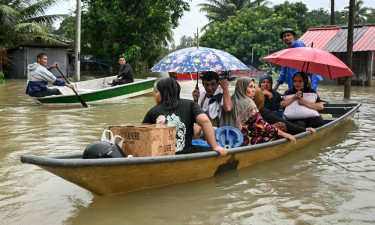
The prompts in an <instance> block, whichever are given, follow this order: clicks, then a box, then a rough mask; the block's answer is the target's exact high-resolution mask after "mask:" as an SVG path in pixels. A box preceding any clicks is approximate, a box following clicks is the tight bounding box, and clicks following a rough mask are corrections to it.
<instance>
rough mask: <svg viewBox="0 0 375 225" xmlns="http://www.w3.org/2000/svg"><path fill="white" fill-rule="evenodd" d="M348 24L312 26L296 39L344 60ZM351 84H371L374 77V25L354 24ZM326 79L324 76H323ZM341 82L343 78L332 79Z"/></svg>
mask: <svg viewBox="0 0 375 225" xmlns="http://www.w3.org/2000/svg"><path fill="white" fill-rule="evenodd" d="M347 37H348V26H346V25H345V26H335V25H333V26H324V27H313V28H310V29H309V30H308V31H307V32H306V33H304V34H303V35H302V36H301V37H300V38H299V39H298V40H299V41H302V42H303V43H305V45H306V46H308V47H311V46H313V48H318V49H322V50H324V51H327V52H330V53H332V54H333V55H335V56H337V57H338V58H339V59H341V60H342V61H343V62H345V60H346V48H347ZM353 44H354V45H353V63H352V71H353V73H354V74H355V76H353V77H352V85H359V86H371V83H372V77H375V25H374V24H373V25H356V26H355V27H354V37H353ZM325 79H326V78H325ZM334 80H336V82H337V83H338V84H343V80H344V78H337V79H334Z"/></svg>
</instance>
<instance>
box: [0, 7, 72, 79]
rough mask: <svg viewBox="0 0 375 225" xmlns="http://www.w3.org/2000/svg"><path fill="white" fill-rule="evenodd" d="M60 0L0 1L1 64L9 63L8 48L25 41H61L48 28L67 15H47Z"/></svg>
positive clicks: (0, 68)
mask: <svg viewBox="0 0 375 225" xmlns="http://www.w3.org/2000/svg"><path fill="white" fill-rule="evenodd" d="M59 2H61V1H60V0H57V1H56V0H40V1H38V0H2V1H1V2H0V19H1V20H0V49H2V50H1V52H0V54H2V55H4V54H5V57H1V58H0V60H1V61H0V64H2V65H6V64H7V61H6V59H7V57H6V49H7V48H9V47H12V46H14V45H17V44H20V43H24V42H39V43H40V42H42V43H61V42H60V41H59V38H58V36H56V35H52V34H51V33H50V32H51V31H50V30H49V29H48V28H47V25H48V24H49V23H52V22H54V21H56V20H57V19H61V18H64V17H65V16H66V15H62V14H56V15H45V11H46V10H47V9H48V8H49V7H51V6H54V5H56V4H57V3H59ZM8 59H9V58H8ZM0 72H2V66H0Z"/></svg>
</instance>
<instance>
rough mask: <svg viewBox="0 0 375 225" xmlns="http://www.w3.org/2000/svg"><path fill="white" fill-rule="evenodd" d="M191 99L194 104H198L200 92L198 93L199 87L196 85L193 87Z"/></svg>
mask: <svg viewBox="0 0 375 225" xmlns="http://www.w3.org/2000/svg"><path fill="white" fill-rule="evenodd" d="M192 94H193V99H194V102H198V99H199V97H200V92H199V87H198V85H196V86H195V90H194V91H193V93H192Z"/></svg>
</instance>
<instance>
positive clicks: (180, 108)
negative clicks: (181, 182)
mask: <svg viewBox="0 0 375 225" xmlns="http://www.w3.org/2000/svg"><path fill="white" fill-rule="evenodd" d="M180 92H181V87H180V85H179V84H178V83H177V81H175V80H174V79H172V78H170V77H168V78H164V79H162V80H160V81H159V82H158V83H157V84H156V94H155V101H156V103H157V105H156V106H154V107H153V108H152V109H150V110H149V111H148V112H147V114H146V116H145V117H144V119H143V123H150V124H155V123H162V124H168V125H172V126H176V154H185V153H194V152H204V151H212V150H215V151H217V152H218V153H219V154H220V156H225V155H226V154H227V150H226V149H224V148H223V147H221V146H219V145H217V144H216V140H215V135H214V130H213V128H212V124H211V122H210V120H209V118H208V117H207V115H206V114H205V113H204V111H203V110H202V108H201V107H200V106H199V105H198V104H197V103H196V102H194V101H192V100H188V99H180ZM195 122H196V123H198V125H199V126H201V127H202V129H203V133H204V135H205V137H206V140H207V142H208V144H209V145H210V146H211V148H212V149H211V148H208V147H204V146H198V145H192V144H191V142H192V137H193V126H194V123H195Z"/></svg>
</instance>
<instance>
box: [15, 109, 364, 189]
mask: <svg viewBox="0 0 375 225" xmlns="http://www.w3.org/2000/svg"><path fill="white" fill-rule="evenodd" d="M359 106H360V104H358V105H356V106H352V107H336V108H337V109H334V110H331V113H332V115H335V116H338V115H341V114H340V113H339V111H341V112H345V114H343V115H341V116H339V117H338V118H336V119H335V120H332V121H330V122H329V123H327V124H325V125H324V126H322V127H320V128H318V129H317V132H316V134H314V135H312V134H311V133H310V132H309V131H306V132H304V133H301V134H298V135H296V136H295V137H296V139H297V143H296V144H291V142H289V141H288V140H286V139H280V140H276V141H272V142H268V143H263V144H258V145H253V146H246V147H239V148H233V149H229V150H228V155H227V156H224V157H218V153H216V152H214V151H212V152H204V153H195V154H186V155H174V156H159V157H139V158H117V159H85V160H83V159H81V157H82V154H72V155H65V156H50V157H45V156H31V155H24V156H22V157H21V161H22V162H26V163H31V164H35V165H38V166H40V167H42V168H43V169H45V170H47V171H49V172H51V173H53V174H55V175H57V176H60V177H62V178H63V179H65V180H68V181H70V182H72V183H75V184H77V185H79V186H81V187H83V188H85V189H87V190H89V191H91V192H93V193H96V194H98V195H113V194H118V193H125V192H131V191H136V190H140V189H145V188H153V187H159V186H164V185H170V184H175V183H182V182H188V181H193V180H199V179H204V178H207V177H212V176H215V175H216V174H219V173H222V172H225V171H227V170H233V169H240V168H244V167H248V166H251V165H253V164H256V163H259V162H264V161H268V160H271V159H275V158H278V157H280V156H283V155H285V154H287V153H289V152H292V151H296V150H299V149H303V147H304V146H306V145H308V144H309V143H311V142H313V141H316V140H319V139H321V138H323V137H326V136H328V135H330V134H331V133H332V132H333V131H334V130H335V129H337V128H338V127H340V126H342V125H343V123H344V121H345V120H348V119H350V118H351V117H352V116H353V114H354V113H355V112H356V111H357V109H358V107H359ZM327 111H329V109H328V110H327Z"/></svg>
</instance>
